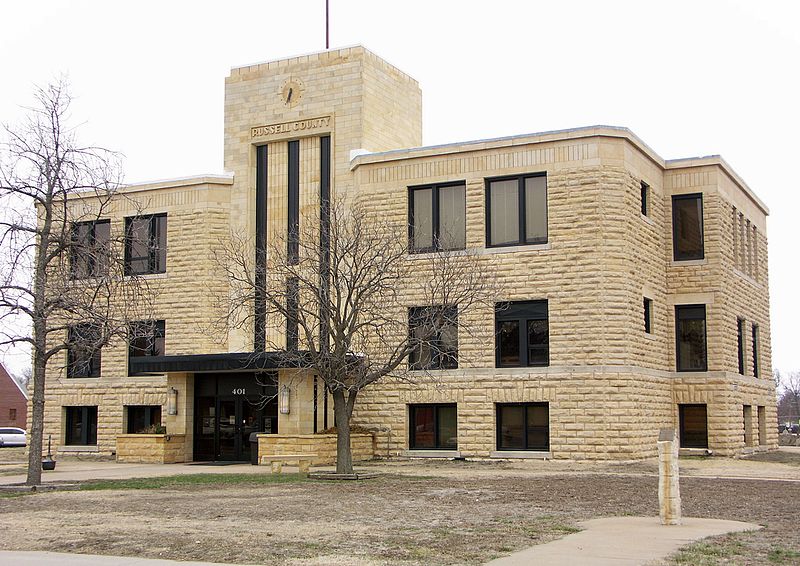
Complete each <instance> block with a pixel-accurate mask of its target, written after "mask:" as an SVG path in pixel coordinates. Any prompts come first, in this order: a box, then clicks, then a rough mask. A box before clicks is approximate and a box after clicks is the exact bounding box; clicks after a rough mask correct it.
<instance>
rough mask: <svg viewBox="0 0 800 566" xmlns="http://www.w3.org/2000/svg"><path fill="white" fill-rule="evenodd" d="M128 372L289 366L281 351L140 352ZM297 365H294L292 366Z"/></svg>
mask: <svg viewBox="0 0 800 566" xmlns="http://www.w3.org/2000/svg"><path fill="white" fill-rule="evenodd" d="M129 363H130V375H149V374H162V373H176V372H187V373H189V372H191V373H208V372H215V373H218V372H244V371H248V372H252V371H258V370H270V369H283V368H289V367H292V366H290V365H288V364H287V363H286V359H285V355H284V353H283V352H280V351H278V352H234V353H226V354H192V355H187V356H141V357H134V358H130V360H129ZM294 367H296V366H294Z"/></svg>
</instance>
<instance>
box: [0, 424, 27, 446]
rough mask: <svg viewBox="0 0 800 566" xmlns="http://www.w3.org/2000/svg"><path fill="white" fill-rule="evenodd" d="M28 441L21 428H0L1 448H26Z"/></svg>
mask: <svg viewBox="0 0 800 566" xmlns="http://www.w3.org/2000/svg"><path fill="white" fill-rule="evenodd" d="M26 444H27V439H26V437H25V431H24V430H22V429H21V428H14V427H8V428H0V446H25V445H26Z"/></svg>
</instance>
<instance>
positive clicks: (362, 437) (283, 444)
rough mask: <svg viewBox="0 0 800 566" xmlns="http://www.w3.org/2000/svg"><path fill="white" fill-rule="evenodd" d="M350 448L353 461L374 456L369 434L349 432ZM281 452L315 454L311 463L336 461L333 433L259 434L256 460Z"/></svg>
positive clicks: (372, 442) (277, 454) (373, 447)
mask: <svg viewBox="0 0 800 566" xmlns="http://www.w3.org/2000/svg"><path fill="white" fill-rule="evenodd" d="M350 448H351V450H352V452H353V461H354V462H363V461H366V460H372V459H373V458H374V457H375V441H374V438H373V436H372V435H371V434H365V433H356V432H354V433H351V435H350ZM282 454H316V455H317V456H316V457H315V458H314V459H313V461H312V464H314V465H328V464H335V463H336V435H335V434H259V435H258V460H259V462H260V461H261V457H262V456H280V455H282Z"/></svg>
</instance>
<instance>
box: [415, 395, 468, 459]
mask: <svg viewBox="0 0 800 566" xmlns="http://www.w3.org/2000/svg"><path fill="white" fill-rule="evenodd" d="M408 413H409V420H410V422H411V426H410V427H409V435H410V436H409V439H408V446H409V447H410V448H411V449H412V450H456V449H457V448H458V425H457V419H456V405H455V403H453V404H447V405H442V404H439V405H409V406H408Z"/></svg>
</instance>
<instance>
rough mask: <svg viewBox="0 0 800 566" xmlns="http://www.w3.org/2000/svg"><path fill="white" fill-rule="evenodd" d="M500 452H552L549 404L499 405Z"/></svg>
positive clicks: (498, 436)
mask: <svg viewBox="0 0 800 566" xmlns="http://www.w3.org/2000/svg"><path fill="white" fill-rule="evenodd" d="M497 449H498V450H544V451H546V450H550V407H549V405H548V404H547V403H508V404H498V405H497Z"/></svg>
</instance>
